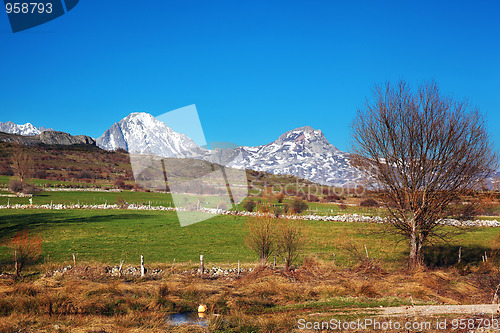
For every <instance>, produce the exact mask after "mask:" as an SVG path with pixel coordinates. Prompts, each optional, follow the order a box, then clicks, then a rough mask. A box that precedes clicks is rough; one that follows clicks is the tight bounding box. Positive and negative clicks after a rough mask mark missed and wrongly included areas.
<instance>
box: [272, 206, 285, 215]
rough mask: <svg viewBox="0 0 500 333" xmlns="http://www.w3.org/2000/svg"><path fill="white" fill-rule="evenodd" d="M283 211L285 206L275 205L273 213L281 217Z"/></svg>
mask: <svg viewBox="0 0 500 333" xmlns="http://www.w3.org/2000/svg"><path fill="white" fill-rule="evenodd" d="M283 212H284V211H283V208H281V207H280V206H276V207H273V214H274V216H275V217H279V216H280V215H282V214H283Z"/></svg>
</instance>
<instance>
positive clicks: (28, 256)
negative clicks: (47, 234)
mask: <svg viewBox="0 0 500 333" xmlns="http://www.w3.org/2000/svg"><path fill="white" fill-rule="evenodd" d="M10 247H11V248H12V250H14V261H15V263H16V276H18V277H19V276H20V275H21V271H22V270H23V268H24V266H26V265H27V264H29V263H31V262H34V261H35V260H37V259H38V257H39V256H40V254H41V253H42V238H41V237H36V236H30V233H29V231H27V230H23V231H21V232H19V233H18V234H17V235H15V236H14V238H13V239H12V241H11V244H10Z"/></svg>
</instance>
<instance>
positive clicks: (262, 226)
mask: <svg viewBox="0 0 500 333" xmlns="http://www.w3.org/2000/svg"><path fill="white" fill-rule="evenodd" d="M275 233H276V228H275V225H274V219H272V218H269V217H255V218H251V219H250V220H249V221H248V235H247V238H246V245H247V246H248V247H249V248H250V249H252V250H253V251H254V252H255V253H256V254H257V255H258V256H259V260H260V263H261V265H265V264H266V263H267V260H268V259H269V256H271V254H272V253H274V251H275V246H276V244H275V243H276V240H275Z"/></svg>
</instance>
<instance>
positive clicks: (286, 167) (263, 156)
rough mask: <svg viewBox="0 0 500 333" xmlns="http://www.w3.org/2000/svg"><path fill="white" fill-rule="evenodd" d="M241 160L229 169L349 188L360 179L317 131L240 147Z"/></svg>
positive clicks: (300, 131) (292, 133)
mask: <svg viewBox="0 0 500 333" xmlns="http://www.w3.org/2000/svg"><path fill="white" fill-rule="evenodd" d="M238 149H240V151H241V153H242V155H243V159H242V161H239V162H237V163H232V164H230V165H229V166H232V167H235V168H247V169H252V170H259V171H266V172H270V173H274V174H291V175H295V176H298V177H301V178H305V179H309V180H311V181H313V182H316V183H319V184H325V185H332V186H353V185H354V184H355V183H356V182H357V181H359V180H361V179H362V176H361V174H360V173H359V171H357V170H356V169H355V168H354V167H352V166H351V164H350V163H349V159H348V154H346V153H344V152H341V151H340V150H339V149H337V148H336V147H335V146H333V145H332V144H330V143H329V142H328V140H327V139H326V138H325V136H324V134H323V133H322V132H321V130H314V129H313V128H312V127H310V126H305V127H300V128H297V129H294V130H291V131H289V132H286V133H284V134H282V135H281V136H280V137H279V138H278V140H276V141H274V142H272V143H269V144H267V145H262V146H257V147H240V148H238Z"/></svg>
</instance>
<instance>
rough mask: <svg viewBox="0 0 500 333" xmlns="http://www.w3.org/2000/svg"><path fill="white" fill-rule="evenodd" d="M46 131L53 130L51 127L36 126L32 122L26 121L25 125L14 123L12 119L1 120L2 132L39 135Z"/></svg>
mask: <svg viewBox="0 0 500 333" xmlns="http://www.w3.org/2000/svg"><path fill="white" fill-rule="evenodd" d="M44 131H53V129H51V128H45V127H40V128H36V127H35V126H33V125H32V124H31V123H26V124H24V125H17V124H14V123H13V122H12V121H7V122H5V123H3V122H0V132H4V133H10V134H19V135H38V134H40V133H42V132H44Z"/></svg>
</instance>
